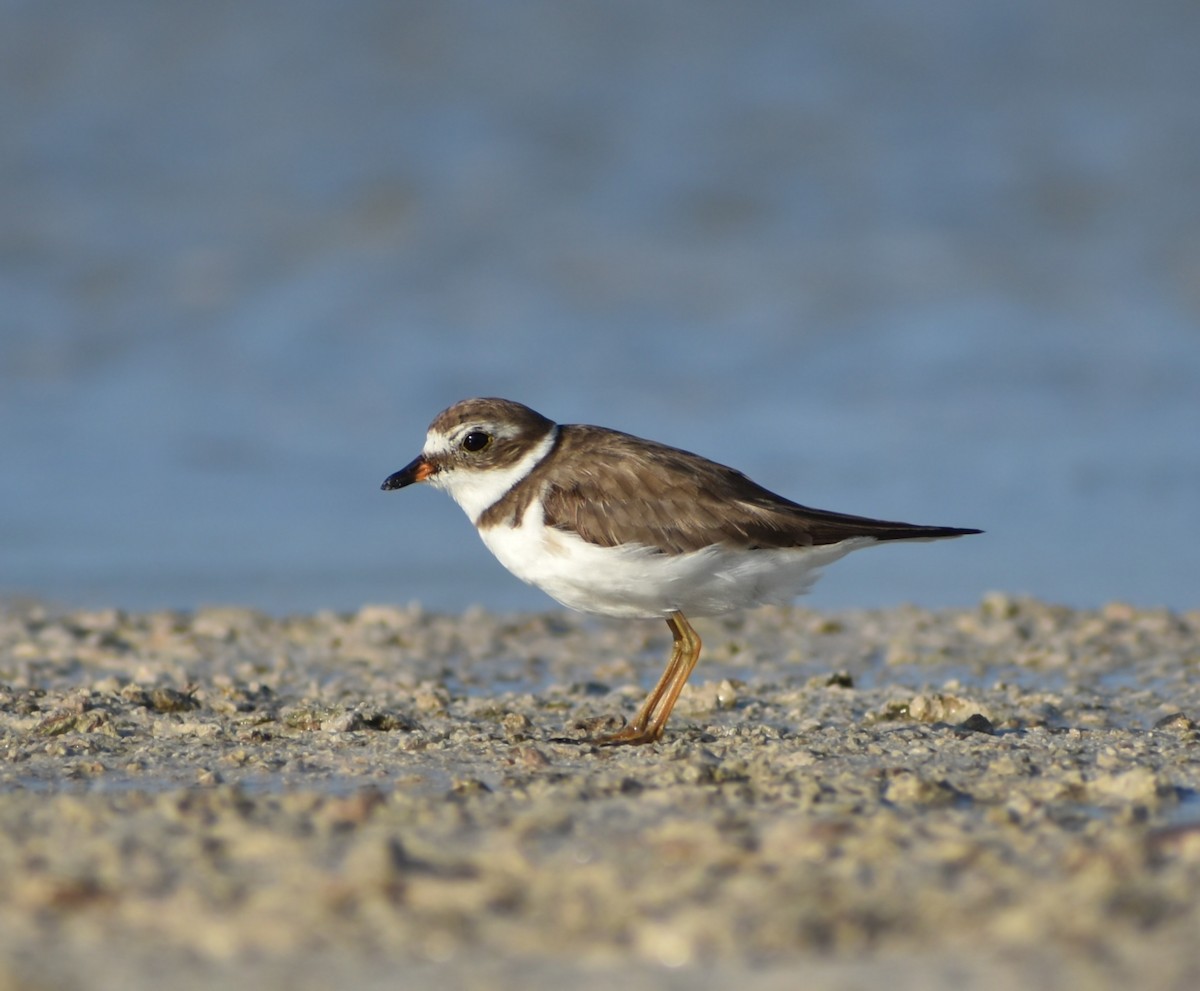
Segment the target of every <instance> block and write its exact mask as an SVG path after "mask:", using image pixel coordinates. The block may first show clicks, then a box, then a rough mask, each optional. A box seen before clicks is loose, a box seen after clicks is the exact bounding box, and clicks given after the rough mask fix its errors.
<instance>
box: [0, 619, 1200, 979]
mask: <svg viewBox="0 0 1200 991" xmlns="http://www.w3.org/2000/svg"><path fill="white" fill-rule="evenodd" d="M696 627H697V630H698V631H699V633H700V634H701V636H702V637H703V638H704V640H705V651H704V655H703V656H702V658H701V663H700V666H699V667H698V668H697V671H696V673H695V675H694V676H693V681H692V684H691V685H690V686H689V687H688V689H687V690H686V691H685V693H684V695H683V696H682V698H681V700H680V703H679V706H678V708H677V710H676V713H675V715H674V717H673V718H672V720H671V722H670V724H669V725H668V728H667V734H666V737H665V738H664V740H663V741H662V742H661V743H659V744H657V745H654V746H649V747H641V748H608V749H598V748H595V747H592V746H590V745H588V744H586V743H582V742H577V741H579V740H581V739H582V738H584V737H586V736H587V734H588V733H591V732H596V731H597V730H603V729H609V728H613V727H614V726H615V725H616V724H617V723H618V722H619V719H620V718H621V717H622V716H627V715H630V714H632V712H633V711H634V709H635V708H636V706H637V704H638V702H639V701H640V699H641V697H642V695H643V693H644V691H645V690H646V688H647V687H648V686H649V685H650V684H652V683H653V680H654V678H656V677H657V675H658V673H659V671H660V669H661V665H662V662H663V660H664V658H665V655H666V651H667V647H668V645H669V635H668V632H667V629H666V626H665V624H661V623H639V622H606V621H595V620H589V619H586V618H582V617H575V616H572V615H568V614H563V613H546V614H537V615H508V616H496V615H489V614H486V613H482V612H468V613H467V614H465V615H456V616H446V615H436V614H431V613H426V612H423V611H422V610H420V609H419V608H416V607H411V608H391V607H366V608H364V609H362V610H360V611H359V612H358V613H356V614H352V615H334V614H332V613H318V614H315V615H311V616H301V617H294V618H289V619H274V618H271V617H267V616H264V615H261V614H258V613H254V612H251V611H248V610H242V609H233V608H221V609H203V610H200V611H198V612H196V613H192V614H181V613H166V612H163V613H148V614H127V613H121V612H117V611H115V610H114V611H100V612H89V613H70V612H59V611H55V610H53V609H50V608H48V607H45V606H40V605H25V604H11V603H10V604H8V605H5V606H3V607H0V989H8V988H150V987H154V988H165V989H176V988H200V987H210V986H213V985H214V984H215V983H218V982H219V983H222V984H224V985H226V986H250V985H254V986H257V987H261V988H275V987H279V988H282V987H285V986H286V987H288V988H290V989H296V988H326V987H331V986H350V985H353V986H356V987H359V988H375V987H379V988H383V987H402V988H407V987H413V988H416V987H429V986H431V985H434V984H436V986H437V987H439V988H451V989H453V988H460V987H461V988H474V987H487V988H490V989H504V988H531V987H575V988H583V989H591V988H607V987H612V986H614V984H616V983H618V982H619V983H620V985H621V986H622V987H625V988H630V989H641V988H647V989H649V988H667V989H673V988H685V987H686V988H689V989H718V988H728V987H731V986H737V987H739V988H741V989H774V988H781V989H782V988H791V987H796V986H798V985H800V984H802V985H803V986H804V987H806V988H857V987H863V988H866V987H875V986H878V985H879V984H880V983H881V982H885V981H886V982H887V984H888V985H889V986H890V987H891V988H914V989H915V988H951V987H953V988H962V987H979V988H1009V987H1012V988H1018V987H1019V988H1024V989H1029V988H1042V987H1056V986H1085V982H1086V986H1089V987H1092V988H1107V987H1113V988H1115V987H1138V988H1185V987H1187V988H1191V987H1196V986H1200V940H1198V939H1197V938H1196V937H1197V933H1200V732H1198V730H1197V726H1196V723H1195V722H1194V720H1197V719H1200V677H1198V674H1200V612H1196V611H1193V612H1189V613H1171V612H1167V611H1165V610H1141V609H1135V608H1132V607H1128V606H1124V605H1120V604H1117V605H1111V606H1108V607H1106V608H1104V609H1102V610H1098V611H1077V610H1069V609H1065V608H1060V607H1056V606H1053V605H1048V604H1045V603H1039V602H1032V601H1025V600H1018V599H1011V598H1008V597H1005V596H1002V595H991V596H988V597H987V598H986V599H984V600H983V601H982V602H981V604H980V605H979V606H978V607H977V608H974V609H968V610H954V611H944V612H930V611H926V610H919V609H908V608H898V609H891V610H885V611H873V612H859V613H856V612H846V613H835V614H831V613H817V612H814V611H811V610H806V609H800V608H795V609H762V610H758V611H755V612H753V613H748V614H746V615H744V616H741V617H736V618H733V619H730V620H707V621H705V620H701V621H698V622H697V623H696Z"/></svg>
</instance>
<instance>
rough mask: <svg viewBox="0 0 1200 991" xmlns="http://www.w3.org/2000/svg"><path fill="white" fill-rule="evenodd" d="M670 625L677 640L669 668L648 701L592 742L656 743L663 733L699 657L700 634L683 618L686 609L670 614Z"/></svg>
mask: <svg viewBox="0 0 1200 991" xmlns="http://www.w3.org/2000/svg"><path fill="white" fill-rule="evenodd" d="M667 625H668V626H669V627H670V628H671V635H672V636H673V637H674V638H675V643H674V644H673V646H672V647H671V657H670V660H668V661H667V668H666V670H665V671H663V673H662V677H661V678H659V679H658V684H657V685H655V686H654V689H653V690H652V691H651V692H650V694H649V695H647V696H646V701H645V702H643V703H642V707H641V708H640V709H638V711H637V715H636V716H634V717H633V719H631V720H630V721H629V722H628V723H626V724H625V727H624V728H623V729H620V730H618V731H617V732H616V733H610V734H608V735H606V736H600V737H597V738H596V739H594V740H593V741H592V742H593V743H597V744H600V745H601V746H615V745H617V744H622V743H624V744H630V745H634V746H636V745H637V744H641V743H654V742H655V741H656V740H658V739H659V738H660V737H661V736H662V734H663V729H664V727H665V726H666V725H667V720H668V719H669V718H670V716H671V710H672V709H674V708H675V703H676V701H678V699H679V693H680V692H682V691H683V686H684V685H685V684H686V683H687V680H688V678H689V677H690V676H691V673H692V670H693V669H694V668H695V667H696V661H697V660H699V658H700V646H701V644H700V637H699V636H698V635H697V634H696V631H695V630H693V629H692V625H691V624H690V623H689V622H688V621H687V620H686V619H685V618H684V615H683V613H681V612H678V611H676V612H673V613H671V614H670V615H669V616H668V617H667Z"/></svg>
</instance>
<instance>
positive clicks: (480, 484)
mask: <svg viewBox="0 0 1200 991" xmlns="http://www.w3.org/2000/svg"><path fill="white" fill-rule="evenodd" d="M557 437H558V426H557V424H556V425H555V427H554V429H553V430H550V431H549V432H548V433H547V434H546V436H545V437H543V438H542V439H541V440H539V441H538V442H537V443H536V444H535V445H534V446H533V447H531V448H530V449H529V450H528V451H527V452H526V453H525V454H524V455H522V457H521V458H520V460H519V461H517V462H516V463H515V464H511V465H508V466H507V467H504V468H479V469H475V468H450V469H447V470H446V471H441V472H438V473H437V474H436V475H434V476H433V477H432V478H430V479H429V484H430V485H432V486H433V487H434V488H435V489H444V490H445V491H446V492H447V493H449V495H450V498H451V499H453V500H454V501H455V502H457V503H458V504H459V505H460V506H462V508H463V512H464V513H466V514H467V517H468V518H469V519H470V520H471V522H472V523H474V524H475V525H476V526H478V525H479V517H480V516H482V515H483V511H484V510H485V509H487V508H488V507H489V506H491V505H492V504H493V503H495V502H497V501H498V500H499V499H501V498H503V496H504V495H505V494H506V493H507V492H508V490H509V489H511V488H512V487H513V486H514V485H516V484H517V483H518V482H519V481H521V479H523V478H524V477H525V476H526V475H528V474H529V473H530V472H531V471H533V469H534V468H535V467H536V466H537V465H538V463H539V462H540V461H541V460H542V459H543V458H544V457H545V456H546V455H547V454H549V453H550V450H551V448H553V447H554V442H555V440H556V439H557ZM441 445H442V441H441V438H436V439H435V438H433V437H430V438H429V439H428V440H427V441H426V443H425V450H426V452H427V453H428V452H429V451H430V450H431V449H433V448H436V447H440V446H441Z"/></svg>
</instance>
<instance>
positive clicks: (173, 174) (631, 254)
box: [0, 0, 1200, 612]
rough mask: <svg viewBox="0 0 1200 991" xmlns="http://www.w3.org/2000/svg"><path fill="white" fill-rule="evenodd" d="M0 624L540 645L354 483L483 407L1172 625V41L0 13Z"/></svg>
mask: <svg viewBox="0 0 1200 991" xmlns="http://www.w3.org/2000/svg"><path fill="white" fill-rule="evenodd" d="M0 18H2V20H3V30H2V31H0V120H2V121H3V126H2V128H0V143H2V144H0V457H2V459H3V463H2V465H0V594H6V595H32V596H36V597H41V598H44V599H48V600H52V601H57V602H61V603H64V604H69V605H115V606H121V607H130V608H146V607H158V606H171V607H185V608H187V607H193V606H197V605H200V604H204V603H213V602H233V603H241V604H247V605H252V606H258V607H263V608H266V609H270V610H274V611H280V612H283V611H299V610H308V609H313V608H320V607H330V608H336V609H348V608H355V607H357V606H358V605H360V604H362V603H364V602H407V601H410V600H420V601H421V602H423V603H425V604H426V605H429V606H431V607H434V608H438V609H455V610H457V609H461V608H464V607H466V606H467V605H469V604H471V603H482V604H483V605H485V606H488V607H490V608H495V609H527V608H529V609H541V608H547V607H550V606H551V605H552V604H551V603H550V600H549V599H546V598H545V597H543V596H542V595H541V593H539V592H537V591H536V590H532V589H528V588H526V587H525V586H522V585H521V584H520V583H519V582H517V581H516V580H515V579H513V578H511V577H509V576H508V575H506V574H505V573H504V572H503V571H502V569H501V568H500V566H499V565H498V564H496V563H495V562H494V561H493V560H492V559H491V557H490V556H489V555H488V554H487V552H486V550H485V549H484V548H483V546H482V545H481V544H480V542H479V541H478V539H477V538H476V536H475V534H474V533H473V532H472V530H471V529H470V527H469V525H468V523H467V521H466V520H465V518H463V516H462V514H461V512H460V511H459V510H458V508H457V507H456V506H454V505H453V504H452V503H451V502H450V501H449V500H448V499H446V498H445V497H444V496H442V495H440V494H436V493H432V492H428V491H419V490H406V491H404V492H403V493H386V494H385V493H382V492H380V491H379V483H380V482H381V481H382V480H383V478H384V477H385V476H386V475H387V474H389V473H390V472H391V471H393V470H395V469H396V468H399V467H400V466H401V465H403V464H404V463H405V462H407V461H408V460H409V459H410V458H411V457H412V456H413V455H414V454H415V453H416V452H417V450H418V449H419V447H420V445H421V442H422V439H423V435H424V430H425V427H426V425H427V424H428V422H429V420H430V419H431V418H432V417H433V415H434V414H435V413H437V412H438V411H439V410H440V409H442V408H443V407H445V406H447V405H449V404H450V403H452V402H454V401H455V400H458V399H461V398H464V397H467V396H472V395H502V396H507V397H510V398H513V399H519V400H521V401H524V402H526V403H528V404H529V405H532V406H534V407H535V408H537V409H539V410H541V411H542V412H544V413H546V414H547V415H549V416H552V417H554V418H555V419H558V420H562V421H568V422H572V421H573V422H592V423H602V424H605V425H608V426H613V427H618V428H622V429H625V430H629V431H631V432H634V433H638V434H642V435H646V436H652V437H654V438H656V439H659V440H663V441H666V442H669V443H674V444H677V445H679V446H682V447H686V448H689V449H692V450H696V451H699V452H701V453H703V454H706V455H708V456H710V457H713V458H715V459H717V460H721V461H724V462H726V463H730V464H733V465H734V466H736V467H739V468H741V469H743V470H745V471H746V472H748V473H749V474H750V475H751V476H752V477H754V478H756V479H757V480H759V481H761V482H762V483H763V484H766V485H768V486H769V487H771V488H774V489H776V490H777V491H780V492H783V493H785V494H787V495H789V496H791V497H793V498H795V499H797V500H799V501H801V502H805V503H808V504H810V505H815V506H820V507H824V508H830V509H838V510H843V511H847V512H856V513H863V514H867V515H875V516H882V517H887V518H899V519H907V520H911V521H913V522H921V523H938V524H949V525H964V526H979V527H983V528H985V529H986V530H987V531H988V533H987V534H986V535H985V536H982V537H972V538H969V539H965V540H959V541H952V542H949V543H944V544H937V545H916V546H910V547H888V548H884V549H879V550H872V551H869V552H867V553H864V554H858V555H854V556H852V557H851V558H848V559H847V560H845V561H843V562H841V563H840V564H838V565H836V566H835V567H834V568H832V569H831V570H830V572H829V574H828V575H827V576H826V577H825V579H824V580H823V581H822V583H821V584H820V585H818V587H817V590H816V591H815V592H814V593H813V595H812V597H811V599H810V601H811V602H812V603H813V604H814V605H821V606H827V607H833V606H850V605H864V606H871V605H887V604H892V603H897V602H904V601H912V602H917V603H920V604H923V605H930V606H938V605H949V604H961V603H969V602H973V601H976V600H977V599H978V598H979V597H980V595H981V594H983V593H984V592H985V591H987V590H989V589H1002V590H1006V591H1009V592H1013V593H1032V594H1036V595H1040V596H1044V597H1047V598H1050V599H1053V600H1057V601H1061V602H1065V603H1068V604H1072V605H1084V606H1086V605H1094V604H1099V603H1101V602H1104V601H1107V600H1111V599H1123V600H1130V601H1133V602H1136V603H1139V604H1163V605H1169V606H1173V607H1181V608H1194V607H1196V606H1197V604H1198V599H1197V594H1198V593H1197V588H1198V587H1200V585H1198V582H1197V579H1198V578H1200V552H1198V551H1197V546H1196V545H1197V538H1196V519H1197V510H1198V509H1200V97H1198V94H1200V58H1198V57H1197V51H1200V4H1197V3H1195V0H1143V2H1133V0H1126V2H1113V0H1008V2H1005V3H996V2H993V0H914V2H909V3H904V4H898V3H894V2H891V0H841V2H838V3H809V2H804V3H790V4H789V3H773V2H754V0H752V2H740V3H736V4H735V3H714V2H697V0H688V2H682V0H680V2H658V0H649V2H648V0H604V2H588V0H584V2H578V3H561V2H551V0H542V2H527V0H515V2H505V3H496V2H492V0H440V2H438V3H415V2H397V0H363V2H348V3H347V2H338V3H334V2H321V0H287V2H282V0H263V2H257V3H252V4H246V3H240V2H230V0H211V2H206V3H203V4H165V3H160V2H150V0H147V2H139V0H106V2H105V3H102V4H100V3H94V2H88V0H58V2H44V0H37V2H33V0H24V2H23V0H0Z"/></svg>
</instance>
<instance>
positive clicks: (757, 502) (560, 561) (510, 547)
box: [383, 399, 980, 744]
mask: <svg viewBox="0 0 1200 991" xmlns="http://www.w3.org/2000/svg"><path fill="white" fill-rule="evenodd" d="M413 482H428V483H429V484H430V485H432V486H434V487H435V488H439V489H445V490H446V491H447V492H449V493H450V496H451V498H452V499H454V501H455V502H457V503H458V504H459V505H460V506H461V507H462V508H463V510H464V511H465V512H466V514H467V516H468V517H470V519H471V522H472V523H474V524H475V528H476V529H477V530H478V531H479V535H480V536H481V537H482V538H483V542H484V543H485V544H486V545H487V547H488V549H489V550H490V551H491V552H492V553H493V554H495V555H496V557H497V558H498V559H499V561H500V563H501V564H503V565H504V566H505V567H506V568H507V569H508V570H509V571H511V572H512V573H513V574H514V575H516V576H517V577H518V578H520V579H521V580H522V581H526V582H528V583H529V584H531V585H536V586H537V587H538V588H540V589H542V590H543V591H544V592H547V593H548V594H549V595H551V596H553V597H554V598H555V599H557V600H558V601H559V602H561V603H562V604H563V605H565V606H570V607H571V608H572V609H578V610H581V611H583V612H588V613H597V614H599V615H602V616H632V617H640V618H653V617H659V618H663V619H665V620H666V621H667V625H668V626H669V627H670V628H671V634H672V636H673V637H674V641H675V642H674V647H673V649H672V651H671V656H670V660H669V661H668V662H667V667H666V670H665V671H664V672H663V675H662V677H661V678H660V679H659V681H658V684H657V685H656V686H655V687H654V689H653V691H651V692H650V694H649V695H648V696H647V697H646V701H645V702H644V703H643V704H642V707H641V708H640V709H639V710H638V713H637V715H635V716H634V717H633V719H632V720H631V721H630V722H629V723H627V724H626V725H625V727H624V728H623V729H621V730H620V731H618V732H616V733H613V734H610V735H607V736H603V737H599V738H597V739H595V740H594V741H592V742H595V743H601V744H616V743H631V744H638V743H651V742H653V741H655V740H657V739H659V737H661V736H662V732H663V727H664V726H666V724H667V718H668V717H669V716H670V715H671V709H672V708H674V706H675V701H676V699H678V697H679V693H680V692H681V691H682V690H683V686H684V683H685V682H686V681H687V679H688V676H689V675H690V674H691V673H692V669H693V668H694V667H695V666H696V660H697V658H698V657H699V656H700V638H699V637H698V636H697V635H696V631H695V630H693V629H692V627H691V624H690V623H688V621H687V618H686V616H716V615H719V614H721V613H727V612H731V611H733V610H736V609H745V608H748V607H750V606H757V605H761V604H763V603H768V602H775V603H784V602H789V601H791V600H792V599H793V598H794V597H795V596H797V595H800V594H802V593H803V592H806V591H807V590H808V589H809V588H810V587H811V586H812V584H813V582H814V581H816V579H817V575H818V572H819V570H820V569H821V568H822V567H823V566H824V565H826V564H829V563H830V562H832V561H836V560H837V559H838V558H840V557H843V556H844V555H846V554H848V553H849V552H850V551H854V550H858V549H859V548H860V547H870V546H871V545H872V544H875V543H878V542H879V541H883V540H937V539H940V538H942V537H958V536H962V535H963V534H968V533H979V532H980V531H979V530H970V529H964V528H959V527H945V526H916V525H914V524H911V523H895V522H890V521H887V520H873V519H867V518H865V517H862V516H849V515H847V514H845V513H831V512H827V511H825V510H821V509H810V508H809V507H807V506H801V505H798V504H797V503H794V502H792V501H791V500H789V499H785V498H783V497H782V496H778V495H775V494H774V493H773V492H770V491H768V490H767V489H764V488H763V487H762V486H761V485H757V484H756V483H754V482H752V481H751V480H750V479H749V478H747V477H746V476H745V475H743V474H742V473H741V472H738V471H735V470H734V469H732V468H726V467H725V466H724V465H719V464H716V463H715V462H713V461H709V460H708V459H706V458H702V457H700V456H699V455H698V454H691V453H690V452H688V451H681V450H679V449H677V448H674V447H668V446H667V445H666V444H659V443H656V442H655V441H651V440H643V439H641V438H640V437H634V436H632V435H630V434H625V433H621V432H619V431H617V430H607V429H605V428H604V427H589V426H584V425H582V424H574V423H572V424H558V423H555V422H554V421H553V420H549V419H547V418H546V417H544V416H542V415H541V414H540V413H536V412H534V411H533V410H531V409H530V408H529V407H528V406H522V405H521V404H520V403H514V402H511V401H509V400H507V399H467V400H464V401H463V402H461V403H456V404H455V405H453V406H451V407H450V408H449V409H447V410H445V411H444V412H442V413H439V414H438V416H437V417H436V418H435V419H434V421H433V423H431V424H430V426H429V431H428V433H427V434H426V435H425V446H424V448H422V450H421V453H420V454H419V455H417V457H416V458H414V459H413V460H412V461H411V462H410V463H409V464H407V465H406V466H405V467H403V468H401V469H400V470H399V471H398V472H396V473H395V474H393V475H389V476H388V478H387V480H386V481H385V482H384V483H383V488H384V489H401V488H404V486H406V485H410V484H412V483H413Z"/></svg>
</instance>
